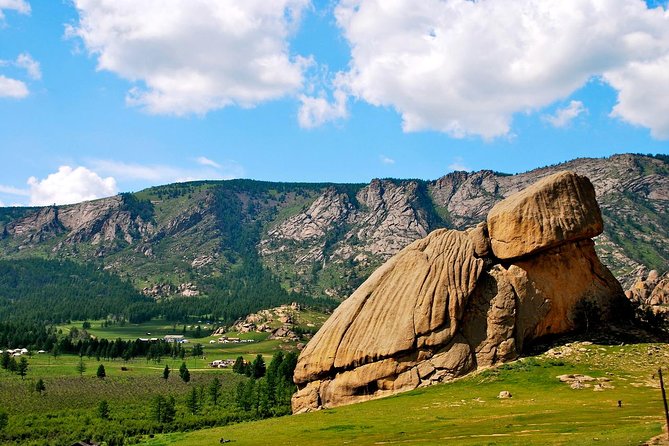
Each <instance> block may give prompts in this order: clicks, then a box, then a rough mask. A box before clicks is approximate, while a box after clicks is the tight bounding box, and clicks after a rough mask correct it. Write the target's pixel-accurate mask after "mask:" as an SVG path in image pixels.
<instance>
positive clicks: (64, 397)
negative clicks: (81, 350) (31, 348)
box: [0, 355, 242, 445]
mask: <svg viewBox="0 0 669 446" xmlns="http://www.w3.org/2000/svg"><path fill="white" fill-rule="evenodd" d="M82 359H83V363H84V366H85V371H84V373H83V374H80V372H79V370H77V365H78V364H79V357H78V356H75V355H60V356H58V357H57V358H54V357H53V356H48V355H34V356H33V357H32V358H31V359H29V360H28V364H29V365H28V372H27V375H26V377H25V379H21V377H20V376H18V375H17V374H15V373H12V372H10V371H7V370H0V402H1V407H0V409H2V411H4V412H6V413H7V414H8V416H9V419H8V421H9V423H8V426H7V427H6V428H5V429H4V430H1V431H0V444H3V445H5V444H7V445H10V444H22V445H62V444H72V443H73V442H74V441H77V440H82V439H84V438H100V437H101V436H103V435H104V436H105V438H110V437H111V438H116V441H117V443H115V444H121V443H118V441H122V439H123V438H133V437H134V436H136V435H137V432H146V431H147V429H148V431H153V430H157V431H161V430H162V429H163V426H161V425H160V424H158V423H156V422H155V421H154V416H153V412H152V411H153V401H154V399H155V398H156V397H157V396H159V395H161V396H164V397H169V396H171V397H174V398H175V400H176V409H177V417H178V420H179V423H181V425H182V428H183V429H188V428H191V429H192V427H193V426H199V427H203V426H213V425H216V424H217V423H219V420H222V419H225V418H226V417H230V416H233V417H236V418H238V416H237V415H236V414H235V409H234V395H235V390H236V387H237V383H238V382H240V380H241V379H242V377H240V376H239V375H237V374H235V373H232V372H231V371H228V370H224V369H212V368H209V367H207V365H206V363H205V361H203V360H202V359H197V358H191V357H186V360H185V362H186V364H187V366H188V368H189V370H190V376H191V380H190V382H188V383H186V382H184V381H183V380H181V378H180V377H179V373H178V370H179V366H180V365H181V363H182V361H181V360H172V359H169V360H162V361H161V362H159V363H158V362H154V361H146V360H144V359H135V360H130V361H127V362H125V361H123V360H115V361H105V360H102V361H97V360H96V359H95V358H92V359H88V358H86V357H85V356H84V357H83V358H82ZM100 364H102V365H104V367H105V372H106V377H105V378H103V379H100V378H97V377H96V372H97V369H98V366H99V365H100ZM166 364H167V365H169V367H170V368H171V373H170V376H169V378H168V379H163V377H162V374H163V373H162V372H163V369H164V367H165V365H166ZM122 367H124V368H125V369H126V370H122ZM214 378H218V379H219V381H220V382H221V384H222V388H221V398H220V400H219V402H218V404H217V405H213V404H212V403H211V402H210V401H209V400H207V399H206V396H205V397H204V398H203V399H202V400H203V401H205V402H204V403H203V406H202V408H201V411H200V414H199V415H197V416H195V415H192V414H191V413H189V412H188V410H187V409H186V407H185V403H184V401H185V399H186V396H187V395H188V393H189V392H190V391H192V390H193V389H196V390H197V391H198V392H200V391H201V390H200V389H206V388H207V386H208V385H209V383H211V381H212V380H213V379H214ZM38 379H42V380H43V382H44V386H45V390H44V392H42V393H39V392H38V391H36V389H35V384H36V382H37V380H38ZM205 392H206V390H205ZM102 400H105V401H107V403H108V407H109V412H110V415H109V418H108V419H101V418H100V417H99V416H98V414H97V408H98V405H99V403H100V401H102ZM110 433H111V434H110Z"/></svg>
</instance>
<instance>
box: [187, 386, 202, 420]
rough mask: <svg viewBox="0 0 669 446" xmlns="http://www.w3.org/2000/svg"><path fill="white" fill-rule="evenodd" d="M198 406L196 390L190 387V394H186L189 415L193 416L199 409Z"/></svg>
mask: <svg viewBox="0 0 669 446" xmlns="http://www.w3.org/2000/svg"><path fill="white" fill-rule="evenodd" d="M198 406H199V405H198V400H197V389H196V388H195V387H191V389H190V392H188V395H186V408H187V409H188V411H189V412H190V413H192V414H193V415H195V414H197V411H198V409H199V407H198Z"/></svg>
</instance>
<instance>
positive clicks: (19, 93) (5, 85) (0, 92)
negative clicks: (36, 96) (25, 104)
mask: <svg viewBox="0 0 669 446" xmlns="http://www.w3.org/2000/svg"><path fill="white" fill-rule="evenodd" d="M28 94H29V91H28V86H27V85H26V84H25V82H22V81H20V80H18V79H12V78H10V77H5V76H3V75H1V74H0V98H14V99H21V98H25V97H26V96H28Z"/></svg>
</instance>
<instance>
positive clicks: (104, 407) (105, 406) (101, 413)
mask: <svg viewBox="0 0 669 446" xmlns="http://www.w3.org/2000/svg"><path fill="white" fill-rule="evenodd" d="M96 413H97V416H98V418H101V419H103V420H108V419H109V403H108V402H107V400H102V401H100V402H99V403H98V408H97V411H96Z"/></svg>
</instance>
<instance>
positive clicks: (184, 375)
mask: <svg viewBox="0 0 669 446" xmlns="http://www.w3.org/2000/svg"><path fill="white" fill-rule="evenodd" d="M179 376H180V377H181V379H182V380H183V382H185V383H187V382H188V381H190V372H189V371H188V367H186V363H185V362H182V363H181V367H179Z"/></svg>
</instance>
